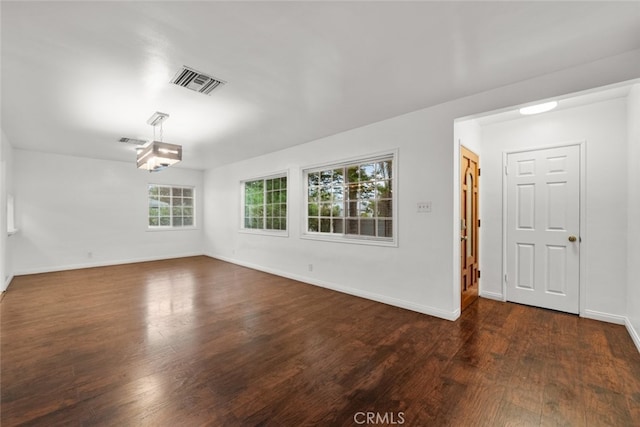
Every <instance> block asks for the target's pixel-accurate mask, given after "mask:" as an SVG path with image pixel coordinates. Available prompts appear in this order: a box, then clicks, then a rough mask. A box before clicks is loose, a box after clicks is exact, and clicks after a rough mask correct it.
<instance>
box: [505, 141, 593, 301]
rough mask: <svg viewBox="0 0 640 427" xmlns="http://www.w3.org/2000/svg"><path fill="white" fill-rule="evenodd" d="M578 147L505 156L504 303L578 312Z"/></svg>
mask: <svg viewBox="0 0 640 427" xmlns="http://www.w3.org/2000/svg"><path fill="white" fill-rule="evenodd" d="M579 232H580V147H579V146H578V145H572V146H567V147H558V148H549V149H543V150H534V151H526V152H520V153H512V154H509V155H508V156H507V246H506V247H507V254H506V255H507V277H506V280H507V300H509V301H513V302H517V303H522V304H527V305H533V306H537V307H544V308H550V309H553V310H560V311H565V312H568V313H578V312H579V310H580V303H579V288H580V235H579Z"/></svg>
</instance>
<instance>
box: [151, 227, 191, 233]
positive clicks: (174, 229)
mask: <svg viewBox="0 0 640 427" xmlns="http://www.w3.org/2000/svg"><path fill="white" fill-rule="evenodd" d="M191 230H198V227H148V228H147V231H151V232H153V233H155V232H156V231H191Z"/></svg>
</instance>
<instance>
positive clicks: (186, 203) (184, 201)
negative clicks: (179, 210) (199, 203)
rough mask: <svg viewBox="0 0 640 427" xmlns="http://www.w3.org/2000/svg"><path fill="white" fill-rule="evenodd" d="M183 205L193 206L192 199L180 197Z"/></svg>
mask: <svg viewBox="0 0 640 427" xmlns="http://www.w3.org/2000/svg"><path fill="white" fill-rule="evenodd" d="M182 205H183V206H193V199H186V198H185V199H182Z"/></svg>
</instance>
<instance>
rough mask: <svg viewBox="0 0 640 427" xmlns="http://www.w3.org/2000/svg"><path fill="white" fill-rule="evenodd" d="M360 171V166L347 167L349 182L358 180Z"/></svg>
mask: <svg viewBox="0 0 640 427" xmlns="http://www.w3.org/2000/svg"><path fill="white" fill-rule="evenodd" d="M359 171H360V168H359V167H358V166H350V167H349V168H347V182H358V181H359V178H358V177H359Z"/></svg>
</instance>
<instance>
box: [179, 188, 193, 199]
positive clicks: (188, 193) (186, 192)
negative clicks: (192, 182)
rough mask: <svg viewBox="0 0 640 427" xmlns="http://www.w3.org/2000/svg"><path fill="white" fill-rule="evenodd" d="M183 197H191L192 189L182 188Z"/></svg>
mask: <svg viewBox="0 0 640 427" xmlns="http://www.w3.org/2000/svg"><path fill="white" fill-rule="evenodd" d="M182 196H183V197H193V188H183V189H182Z"/></svg>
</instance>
